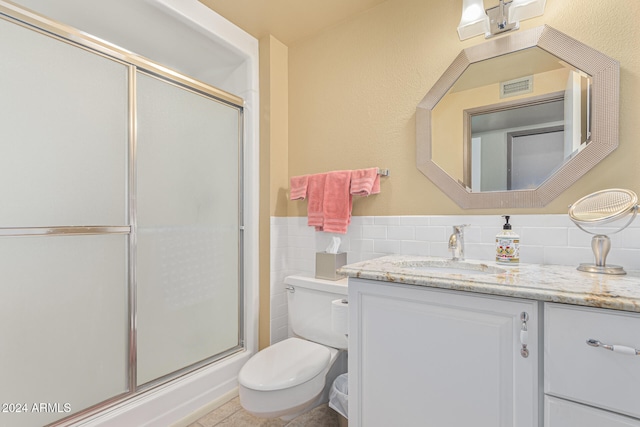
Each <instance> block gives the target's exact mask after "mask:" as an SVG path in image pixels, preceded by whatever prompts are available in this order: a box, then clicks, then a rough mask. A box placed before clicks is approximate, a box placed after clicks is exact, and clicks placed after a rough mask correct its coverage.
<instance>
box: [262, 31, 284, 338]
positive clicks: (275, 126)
mask: <svg viewBox="0 0 640 427" xmlns="http://www.w3.org/2000/svg"><path fill="white" fill-rule="evenodd" d="M287 63H288V49H287V46H285V45H284V44H282V43H281V42H280V41H278V40H277V39H276V38H274V37H272V36H266V37H264V38H262V39H261V40H260V243H259V245H260V261H259V262H260V275H259V276H260V286H259V289H260V315H259V322H260V330H259V338H258V341H259V342H258V344H259V348H261V349H262V348H264V347H267V346H268V345H269V341H270V334H269V325H270V309H269V308H270V305H271V304H270V303H271V300H270V297H271V286H270V281H271V275H270V270H271V269H270V263H271V259H270V256H269V252H270V243H269V242H270V231H269V230H270V217H271V216H283V215H286V209H287V205H286V198H285V189H286V188H287V186H288V179H289V178H288V169H287V161H286V159H287V158H288V132H289V129H288V123H289V110H288V69H287Z"/></svg>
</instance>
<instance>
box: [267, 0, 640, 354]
mask: <svg viewBox="0 0 640 427" xmlns="http://www.w3.org/2000/svg"><path fill="white" fill-rule="evenodd" d="M493 3H495V2H493ZM461 5H462V0H448V1H442V0H437V1H436V0H388V1H386V2H384V3H382V4H380V5H379V6H377V7H375V8H373V9H371V10H369V11H367V12H365V13H363V14H361V15H359V16H357V17H356V18H354V19H351V20H348V21H346V22H342V23H341V24H339V25H337V26H335V27H332V28H329V29H327V30H325V31H323V32H322V33H320V34H319V35H317V36H315V37H312V38H309V39H305V40H303V41H302V42H299V43H297V44H294V45H292V46H288V51H287V47H286V46H284V45H282V44H281V43H280V42H278V40H276V39H274V38H273V37H265V38H263V39H261V40H260V61H261V67H260V69H261V75H260V86H261V88H260V97H261V103H260V105H261V122H260V126H261V132H260V138H261V168H262V170H261V190H260V191H261V193H260V194H261V240H260V253H261V261H260V294H261V296H260V310H261V313H260V347H261V348H263V347H265V346H266V345H268V340H269V296H270V292H269V257H268V253H269V240H268V239H269V234H268V228H269V227H268V225H269V222H268V221H269V216H299V215H306V202H299V201H297V202H290V201H288V200H287V196H288V177H289V176H293V175H302V174H309V173H316V172H323V171H329V170H338V169H356V168H365V167H383V168H389V169H390V170H391V176H390V177H388V178H383V180H382V192H381V194H379V195H376V196H372V197H368V198H358V199H357V200H356V201H355V202H354V207H353V214H354V215H446V214H461V213H468V214H503V213H505V212H502V211H499V210H467V211H464V210H462V209H460V208H459V207H458V206H457V205H456V204H455V203H454V202H453V201H451V200H450V199H449V198H448V197H447V196H446V195H445V194H443V193H442V192H441V191H440V190H439V189H438V188H437V187H436V186H434V185H433V184H432V183H431V181H429V180H428V179H427V178H426V177H425V176H423V175H422V174H421V173H420V172H419V171H418V170H417V169H416V159H415V150H416V147H415V109H416V106H417V104H418V102H419V101H420V100H421V99H422V97H423V96H424V95H425V94H426V93H427V92H428V91H429V89H430V88H431V86H432V85H433V84H434V83H435V81H436V80H437V79H438V78H439V77H440V75H441V74H442V73H443V72H444V71H445V70H446V69H447V67H448V66H449V65H450V64H451V62H452V61H453V59H454V58H455V57H456V55H457V54H458V53H459V52H460V50H461V49H464V48H466V47H469V46H472V45H475V44H478V43H482V42H483V41H484V39H483V38H482V37H476V38H473V39H470V40H466V41H464V42H461V41H460V40H459V39H458V36H457V33H456V27H457V25H458V22H459V20H460V11H461ZM613 5H615V8H613V7H612V6H613ZM486 6H487V7H490V6H493V4H491V3H490V2H486ZM639 16H640V1H638V0H620V1H618V2H615V3H613V2H610V1H602V0H580V1H578V2H572V1H567V0H547V6H546V12H545V14H544V16H542V17H539V18H534V19H531V20H528V21H524V22H523V23H522V24H521V27H522V29H527V28H533V27H536V26H539V25H543V24H547V25H550V26H552V27H553V28H555V29H557V30H559V31H562V32H564V33H566V34H568V35H570V36H572V37H574V38H576V39H578V40H580V41H581V42H583V43H585V44H587V45H589V46H591V47H593V48H595V49H598V50H600V51H602V52H604V53H605V54H607V55H609V56H611V57H613V58H615V59H616V60H618V61H619V62H620V69H621V93H620V100H621V116H620V147H619V148H618V150H616V151H615V152H614V153H613V154H611V155H610V156H609V157H607V158H606V159H605V160H604V161H603V162H602V163H600V164H599V165H597V166H596V167H595V168H594V169H593V170H592V171H590V172H589V173H588V174H587V175H585V176H584V177H582V178H581V179H580V180H579V181H578V183H576V184H574V185H573V186H572V187H570V188H569V189H568V190H567V191H565V192H564V193H563V194H561V195H560V197H559V198H557V199H556V200H555V201H553V202H551V203H550V204H549V205H548V206H546V207H545V208H543V209H521V210H515V209H512V210H510V213H511V212H517V213H565V212H566V211H567V206H568V205H569V204H570V203H571V202H573V201H575V200H577V199H578V198H579V197H581V196H583V195H584V194H587V193H590V192H592V191H595V190H598V189H602V188H608V187H626V188H630V189H632V190H634V191H636V192H638V193H640V179H639V178H638V172H640V141H638V136H639V135H640V119H638V118H639V117H640V106H638V105H639V104H638V99H640V55H639V54H638V53H637V52H638V48H639V47H640V26H638V25H637V23H636V19H637V18H638V17H639ZM287 55H288V56H287ZM287 63H288V69H287ZM287 72H288V74H287ZM287 97H288V99H287ZM287 101H288V102H287ZM267 212H268V214H267Z"/></svg>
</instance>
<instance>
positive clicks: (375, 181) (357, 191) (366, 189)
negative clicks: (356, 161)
mask: <svg viewBox="0 0 640 427" xmlns="http://www.w3.org/2000/svg"><path fill="white" fill-rule="evenodd" d="M379 192H380V175H378V169H377V168H369V169H358V170H354V171H353V172H352V174H351V194H353V195H354V196H368V195H370V194H378V193H379Z"/></svg>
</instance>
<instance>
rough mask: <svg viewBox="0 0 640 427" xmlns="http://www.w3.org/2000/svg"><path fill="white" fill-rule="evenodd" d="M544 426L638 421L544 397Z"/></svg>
mask: <svg viewBox="0 0 640 427" xmlns="http://www.w3.org/2000/svg"><path fill="white" fill-rule="evenodd" d="M544 414H545V415H544V425H545V427H604V426H606V427H640V421H638V420H636V419H633V418H628V417H624V416H622V415H618V414H614V413H612V412H607V411H603V410H601V409H596V408H592V407H590V406H585V405H580V404H577V403H573V402H569V401H567V400H563V399H557V398H554V397H550V396H546V397H545V398H544Z"/></svg>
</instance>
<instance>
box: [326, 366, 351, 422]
mask: <svg viewBox="0 0 640 427" xmlns="http://www.w3.org/2000/svg"><path fill="white" fill-rule="evenodd" d="M329 407H330V408H331V409H333V410H334V411H336V412H337V413H338V418H339V421H340V427H346V426H348V425H349V423H348V421H347V420H348V418H349V374H342V375H338V377H337V378H336V379H335V381H334V382H333V385H332V386H331V391H330V392H329Z"/></svg>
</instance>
